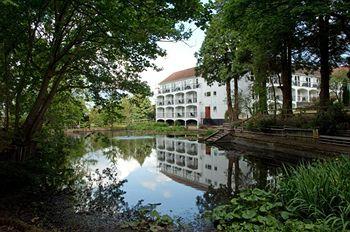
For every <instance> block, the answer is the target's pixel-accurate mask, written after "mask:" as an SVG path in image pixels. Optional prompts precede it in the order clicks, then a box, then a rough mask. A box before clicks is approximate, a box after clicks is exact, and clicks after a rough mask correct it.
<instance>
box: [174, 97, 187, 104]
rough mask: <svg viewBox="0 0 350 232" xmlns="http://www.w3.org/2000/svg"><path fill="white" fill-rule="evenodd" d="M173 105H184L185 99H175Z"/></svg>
mask: <svg viewBox="0 0 350 232" xmlns="http://www.w3.org/2000/svg"><path fill="white" fill-rule="evenodd" d="M175 103H176V104H184V103H185V99H183V98H182V99H177V100H175Z"/></svg>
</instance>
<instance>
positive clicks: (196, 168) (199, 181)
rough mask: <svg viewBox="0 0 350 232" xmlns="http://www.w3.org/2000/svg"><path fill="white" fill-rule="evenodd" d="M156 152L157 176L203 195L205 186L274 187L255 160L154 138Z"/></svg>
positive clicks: (271, 174)
mask: <svg viewBox="0 0 350 232" xmlns="http://www.w3.org/2000/svg"><path fill="white" fill-rule="evenodd" d="M156 150H157V160H158V167H159V169H160V172H162V173H163V174H165V175H167V176H168V177H170V178H171V179H173V180H174V181H177V182H179V183H181V184H185V185H188V186H191V187H194V188H196V189H200V190H204V191H206V190H207V189H208V188H209V186H212V187H214V188H219V187H220V186H227V187H229V188H230V189H232V190H235V191H237V190H239V189H242V188H247V187H249V186H259V187H265V186H266V185H267V184H274V181H275V179H276V178H275V176H276V175H277V174H276V175H275V174H274V173H275V172H273V171H272V170H270V169H269V168H267V167H266V165H264V164H263V163H262V162H260V160H259V159H254V158H253V159H250V158H249V157H246V156H242V154H241V153H239V152H238V151H225V150H220V149H218V148H216V147H213V146H208V145H206V144H203V143H199V142H197V141H190V140H186V139H181V138H172V137H165V136H158V137H157V138H156Z"/></svg>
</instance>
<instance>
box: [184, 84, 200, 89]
mask: <svg viewBox="0 0 350 232" xmlns="http://www.w3.org/2000/svg"><path fill="white" fill-rule="evenodd" d="M197 88H199V84H192V85H185V86H184V89H185V90H189V89H197Z"/></svg>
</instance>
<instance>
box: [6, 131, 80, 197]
mask: <svg viewBox="0 0 350 232" xmlns="http://www.w3.org/2000/svg"><path fill="white" fill-rule="evenodd" d="M45 131H46V133H44V134H42V137H41V138H38V137H37V138H36V140H37V141H38V149H39V150H40V152H39V153H37V154H35V155H34V156H33V157H31V158H30V159H28V160H27V161H26V162H1V163H0V166H1V168H0V178H1V180H2V183H1V184H2V185H3V186H7V188H6V189H1V191H7V192H11V191H17V190H28V189H29V190H30V191H41V190H43V189H46V190H59V189H62V188H67V187H70V186H72V185H73V184H74V182H75V181H76V178H77V176H76V175H74V172H75V171H74V169H73V167H72V166H71V162H72V160H74V159H77V158H79V157H81V156H82V155H83V154H84V152H85V147H84V143H83V141H81V140H77V139H72V138H68V137H66V136H64V135H63V133H50V132H49V131H47V130H45ZM1 191H0V192H1Z"/></svg>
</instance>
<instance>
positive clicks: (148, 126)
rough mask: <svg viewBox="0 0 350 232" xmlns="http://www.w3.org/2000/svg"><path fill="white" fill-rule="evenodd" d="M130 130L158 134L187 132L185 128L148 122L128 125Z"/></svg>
mask: <svg viewBox="0 0 350 232" xmlns="http://www.w3.org/2000/svg"><path fill="white" fill-rule="evenodd" d="M126 129H128V130H144V131H158V132H176V131H187V129H186V128H185V127H183V126H176V125H175V126H169V125H168V124H166V123H160V122H154V121H148V122H147V121H146V122H140V123H133V124H131V125H128V126H127V128H126Z"/></svg>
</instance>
